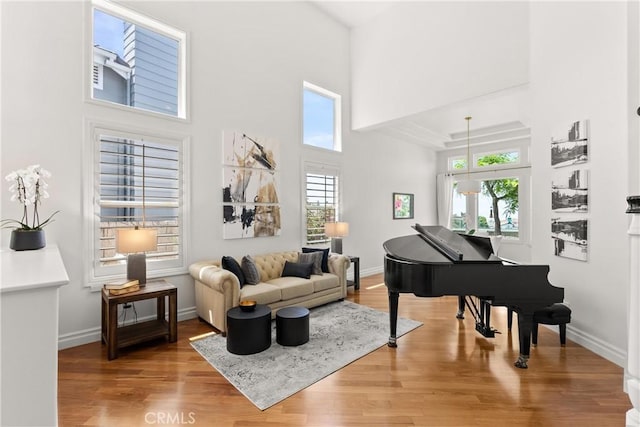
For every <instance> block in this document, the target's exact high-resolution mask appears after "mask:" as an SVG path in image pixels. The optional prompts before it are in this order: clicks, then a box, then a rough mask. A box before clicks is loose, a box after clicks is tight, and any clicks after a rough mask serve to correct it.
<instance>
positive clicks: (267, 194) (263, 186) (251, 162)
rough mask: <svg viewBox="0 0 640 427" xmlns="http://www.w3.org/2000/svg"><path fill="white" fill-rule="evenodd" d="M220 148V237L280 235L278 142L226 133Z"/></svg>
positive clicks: (239, 133)
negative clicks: (221, 152) (221, 166)
mask: <svg viewBox="0 0 640 427" xmlns="http://www.w3.org/2000/svg"><path fill="white" fill-rule="evenodd" d="M222 146H223V163H224V165H223V168H222V169H223V171H222V182H223V184H222V212H223V216H222V219H223V230H224V233H223V237H224V238H225V239H242V238H251V237H271V236H278V235H280V230H281V228H282V224H281V222H280V202H279V198H278V188H279V171H278V169H277V166H278V161H279V144H278V142H277V141H276V140H274V139H271V138H264V137H260V136H255V135H248V134H246V133H243V132H235V131H225V132H224V133H223V144H222Z"/></svg>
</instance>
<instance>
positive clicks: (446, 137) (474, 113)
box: [312, 0, 530, 150]
mask: <svg viewBox="0 0 640 427" xmlns="http://www.w3.org/2000/svg"><path fill="white" fill-rule="evenodd" d="M397 1H401V0H397ZM397 1H395V2H394V1H380V2H377V1H362V2H358V1H323V0H313V1H312V3H314V4H315V5H316V6H317V7H318V8H320V9H321V10H323V11H324V12H326V13H327V14H328V15H330V16H331V17H333V18H334V19H336V20H337V21H338V22H340V23H342V24H343V25H345V26H346V27H348V28H356V27H358V26H360V25H363V24H365V23H367V22H369V21H370V20H372V19H374V18H375V17H376V16H378V15H379V14H381V13H383V12H384V11H386V10H388V9H389V8H391V7H393V5H394V3H397ZM528 105H529V99H528V86H526V85H524V86H519V87H514V88H509V89H505V90H502V91H500V92H496V93H492V94H487V95H485V96H481V97H476V98H473V99H468V100H464V101H461V102H457V103H454V104H449V105H445V106H441V107H438V108H435V109H433V110H429V111H423V112H420V113H417V114H414V115H411V116H406V117H402V118H398V119H395V120H391V121H388V122H385V123H381V124H378V125H376V126H373V127H371V128H368V129H361V130H360V131H367V130H376V131H378V132H380V133H383V134H384V135H386V136H387V137H389V138H392V139H397V140H402V141H408V142H412V143H415V144H419V145H422V146H425V147H429V148H432V149H435V150H446V149H453V148H458V147H461V146H464V145H466V141H467V127H466V126H467V124H466V121H465V119H464V118H465V117H466V116H471V117H473V119H472V120H471V122H470V127H471V139H470V142H471V144H472V145H474V144H488V143H493V142H502V141H513V140H522V139H524V138H526V139H528V138H529V136H530V129H529V127H528V123H529V111H528V108H527V106H528Z"/></svg>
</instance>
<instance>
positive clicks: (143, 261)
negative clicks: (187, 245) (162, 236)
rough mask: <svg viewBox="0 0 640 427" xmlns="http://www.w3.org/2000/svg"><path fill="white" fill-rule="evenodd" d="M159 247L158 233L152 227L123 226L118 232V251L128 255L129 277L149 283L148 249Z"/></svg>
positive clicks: (141, 282)
mask: <svg viewBox="0 0 640 427" xmlns="http://www.w3.org/2000/svg"><path fill="white" fill-rule="evenodd" d="M157 249H158V233H157V231H156V230H154V229H150V228H138V227H135V228H123V229H120V230H118V231H117V232H116V252H118V253H121V254H128V255H127V279H129V280H135V279H137V280H138V282H139V284H140V286H144V284H145V283H147V255H146V254H145V252H146V251H155V250H157Z"/></svg>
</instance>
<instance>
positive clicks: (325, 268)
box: [302, 248, 329, 273]
mask: <svg viewBox="0 0 640 427" xmlns="http://www.w3.org/2000/svg"><path fill="white" fill-rule="evenodd" d="M310 252H322V267H321V268H322V272H323V273H328V272H329V248H327V249H320V248H302V253H305V254H307V253H310Z"/></svg>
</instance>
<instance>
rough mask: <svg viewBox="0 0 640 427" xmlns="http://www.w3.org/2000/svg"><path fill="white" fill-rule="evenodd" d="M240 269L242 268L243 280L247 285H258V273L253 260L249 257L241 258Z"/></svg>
mask: <svg viewBox="0 0 640 427" xmlns="http://www.w3.org/2000/svg"><path fill="white" fill-rule="evenodd" d="M240 267H241V268H242V273H243V274H244V280H245V281H246V282H247V284H248V285H257V284H258V283H260V272H259V271H258V267H257V266H256V262H255V261H254V260H253V258H251V255H246V256H243V257H242V262H241V264H240Z"/></svg>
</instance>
